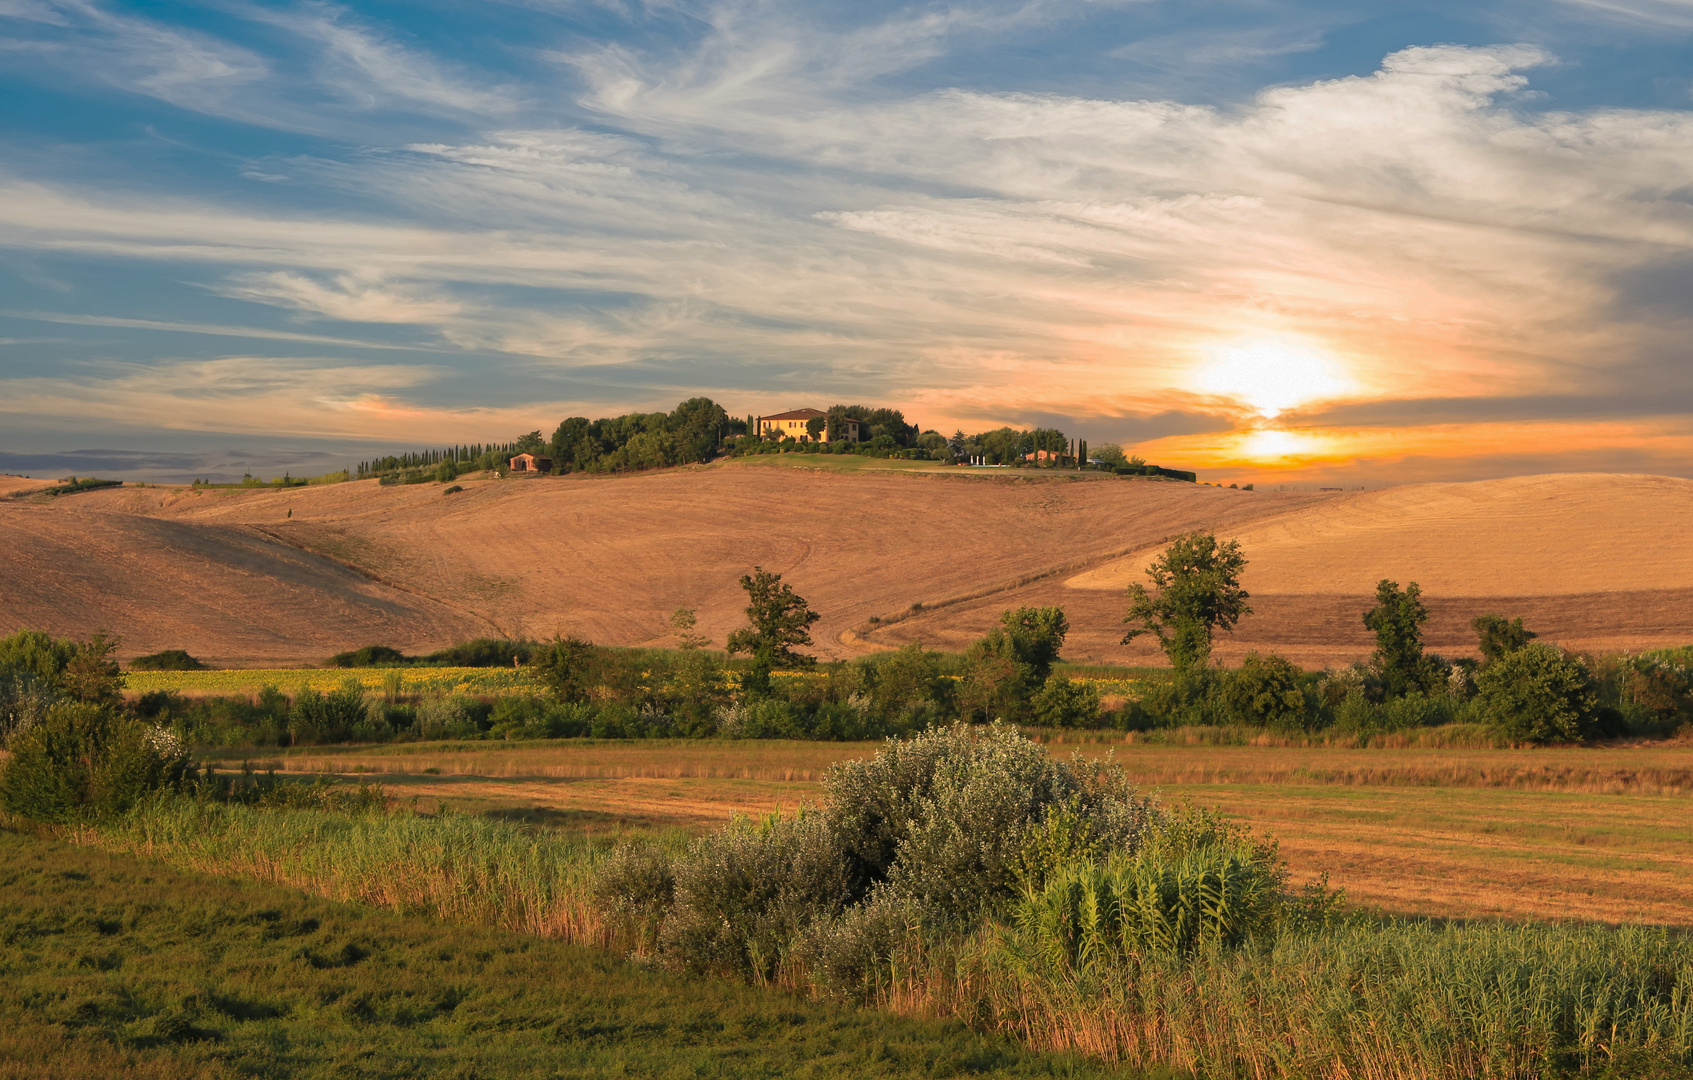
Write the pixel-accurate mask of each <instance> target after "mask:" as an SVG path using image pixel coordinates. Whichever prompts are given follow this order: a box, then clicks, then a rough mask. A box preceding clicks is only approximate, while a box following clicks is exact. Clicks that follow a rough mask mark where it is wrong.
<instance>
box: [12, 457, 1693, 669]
mask: <svg viewBox="0 0 1693 1080" xmlns="http://www.w3.org/2000/svg"><path fill="white" fill-rule="evenodd" d="M796 457H798V456H797V455H796ZM855 460H856V459H855ZM800 464H803V462H787V461H783V460H779V459H757V460H755V461H751V462H735V461H729V462H720V463H718V464H714V465H711V466H701V467H689V468H683V469H671V470H662V471H656V472H651V473H644V474H636V475H625V476H582V475H574V476H565V477H539V478H530V479H506V480H496V479H478V478H465V479H462V480H461V481H460V483H461V484H462V486H463V488H464V490H463V491H461V492H459V493H457V494H454V495H450V496H449V495H445V494H444V493H443V492H444V486H443V485H440V484H433V483H430V484H419V485H415V486H394V487H380V486H379V485H377V483H376V482H375V481H363V482H357V483H346V484H334V485H324V486H313V487H305V488H291V489H238V490H226V489H217V490H209V491H208V490H200V491H194V490H188V489H182V488H161V487H153V486H149V487H145V488H137V487H124V488H120V489H112V490H104V491H95V492H87V493H83V494H77V495H71V496H64V497H60V498H57V499H49V498H46V497H43V496H32V495H30V494H29V491H28V485H25V484H22V483H21V482H20V483H18V484H14V485H12V486H11V487H12V489H13V494H14V495H16V496H18V497H13V498H0V578H3V579H4V580H6V581H7V582H8V588H7V589H6V590H5V591H4V592H3V593H0V632H9V631H10V630H12V629H14V628H17V627H23V626H28V627H33V628H38V629H43V630H48V631H50V632H53V633H55V634H58V635H84V634H87V633H91V632H93V631H94V630H97V629H105V630H109V631H112V632H115V633H117V634H119V635H121V636H122V637H123V639H124V650H123V654H124V655H126V656H134V655H140V654H143V653H148V652H153V651H156V650H159V649H164V648H185V649H187V650H189V651H190V652H192V653H193V654H195V655H196V656H199V657H201V658H202V659H204V660H206V661H208V662H210V663H215V664H221V665H224V666H235V665H252V666H273V667H274V666H289V665H298V664H301V663H321V662H322V660H323V658H324V657H326V656H328V655H329V654H331V653H334V652H337V651H340V650H343V649H347V648H353V647H357V646H359V645H365V644H371V643H382V644H387V645H392V646H394V647H396V648H400V649H403V650H405V651H408V652H420V651H426V650H430V649H433V648H438V647H440V646H442V645H445V644H448V643H450V642H452V641H454V640H462V639H465V638H469V637H474V636H481V635H493V634H528V635H534V636H546V635H549V634H551V633H553V632H554V631H555V630H556V631H563V632H567V633H575V634H577V635H579V636H581V637H584V638H587V639H589V640H592V641H595V642H599V643H602V644H615V645H637V644H663V643H667V642H668V641H669V640H670V639H669V638H668V637H667V632H668V623H667V618H668V615H669V613H670V612H671V611H672V610H673V609H675V608H677V607H692V608H696V609H698V612H699V619H700V629H701V631H702V632H704V633H706V634H708V635H710V637H711V638H712V640H713V641H714V642H716V643H718V644H721V643H722V641H723V639H724V637H725V636H726V635H727V634H728V633H729V632H730V631H731V630H733V629H734V628H735V627H737V626H738V625H739V624H740V622H741V620H742V608H743V607H744V598H743V596H742V594H741V592H740V589H739V588H738V586H737V579H738V578H739V576H740V575H741V574H743V573H745V572H747V571H748V570H749V569H750V568H751V567H752V566H754V565H759V566H763V567H765V568H766V569H770V570H775V571H779V572H781V573H782V574H783V575H784V576H785V579H786V580H787V581H789V582H791V583H792V584H793V585H794V586H795V587H796V588H797V589H798V590H799V592H800V593H801V594H802V595H803V596H805V597H806V598H807V599H808V600H810V602H811V604H812V606H813V607H814V608H816V609H817V610H818V611H819V612H821V613H822V614H823V620H822V621H821V622H820V623H819V624H818V625H817V626H816V627H815V628H814V636H815V638H816V640H817V651H818V652H819V654H821V655H825V656H851V655H856V654H858V653H860V652H862V651H863V650H865V649H874V648H880V647H884V646H892V645H899V644H901V643H903V642H906V641H912V640H918V641H922V642H924V643H925V644H926V645H929V646H931V647H943V648H960V647H962V646H964V645H965V644H966V643H968V642H969V641H970V640H972V639H973V638H974V637H976V636H978V635H979V634H981V633H982V632H983V630H985V629H986V627H987V626H989V625H990V624H991V623H992V622H993V621H994V619H995V618H996V617H997V615H998V613H999V612H1000V611H1002V610H1004V609H1005V608H1007V607H1014V606H1017V605H1020V604H1062V605H1063V606H1064V607H1065V609H1066V611H1067V612H1068V613H1069V617H1070V624H1071V627H1072V630H1071V635H1070V641H1069V644H1068V646H1067V648H1066V657H1067V658H1068V659H1071V660H1074V661H1077V662H1086V663H1110V664H1143V663H1156V662H1158V659H1159V657H1158V655H1157V653H1156V650H1155V649H1154V647H1153V646H1152V645H1151V644H1150V643H1148V642H1146V641H1144V640H1143V641H1140V642H1136V643H1135V644H1133V645H1128V646H1125V645H1121V644H1119V641H1118V639H1119V637H1120V636H1121V619H1122V613H1123V608H1124V601H1123V587H1124V586H1125V585H1126V584H1127V583H1128V582H1130V581H1132V580H1135V579H1136V578H1137V576H1138V575H1139V573H1140V572H1141V570H1142V568H1144V566H1145V565H1146V563H1147V562H1148V561H1149V560H1150V558H1151V557H1152V555H1153V554H1154V553H1155V552H1156V550H1157V548H1158V545H1159V544H1161V543H1162V542H1163V541H1164V540H1165V539H1166V538H1168V537H1170V536H1172V535H1175V534H1177V533H1180V532H1182V531H1185V530H1190V529H1196V528H1205V529H1213V530H1216V531H1217V532H1218V533H1219V535H1223V536H1233V537H1237V538H1239V539H1240V540H1241V541H1242V543H1243V545H1244V546H1245V549H1246V553H1247V555H1248V557H1249V559H1250V560H1251V565H1250V567H1249V569H1248V571H1247V576H1246V582H1245V583H1246V585H1247V586H1248V588H1249V589H1251V591H1252V592H1253V601H1252V604H1253V607H1254V609H1255V612H1256V613H1255V614H1254V615H1253V616H1251V617H1250V618H1248V619H1246V620H1245V621H1244V622H1243V623H1242V624H1241V626H1240V628H1239V630H1238V632H1237V633H1236V634H1235V635H1234V636H1233V637H1230V638H1225V639H1224V640H1223V641H1222V642H1221V643H1220V645H1219V650H1218V652H1219V656H1220V657H1221V658H1222V659H1224V660H1225V661H1228V662H1233V661H1235V660H1237V659H1238V658H1239V657H1240V655H1242V654H1243V653H1244V652H1245V651H1246V650H1248V649H1252V648H1257V649H1273V650H1275V651H1277V652H1280V653H1283V654H1284V655H1287V656H1289V657H1291V658H1293V659H1295V660H1296V661H1298V662H1300V663H1303V664H1306V665H1308V666H1321V665H1324V664H1331V663H1341V662H1349V661H1351V660H1353V659H1357V658H1361V657H1362V656H1363V655H1365V654H1366V653H1367V652H1368V649H1369V645H1370V642H1369V638H1368V635H1367V633H1366V632H1365V630H1364V628H1363V625H1362V623H1361V620H1360V615H1361V613H1362V612H1363V611H1364V610H1365V609H1366V608H1368V607H1369V605H1370V599H1369V594H1370V592H1371V590H1372V588H1373V585H1374V582H1375V580H1376V579H1378V578H1379V577H1390V578H1393V579H1395V580H1398V581H1401V582H1405V581H1410V580H1416V581H1419V582H1420V583H1421V584H1423V586H1424V588H1425V598H1426V600H1427V602H1428V604H1429V607H1430V609H1431V612H1432V618H1431V621H1430V624H1429V626H1428V629H1427V641H1428V644H1429V645H1430V647H1431V648H1433V649H1436V650H1438V651H1441V652H1445V653H1448V654H1453V653H1462V652H1466V651H1469V650H1470V649H1471V648H1472V647H1473V636H1472V634H1471V632H1470V630H1469V626H1468V623H1469V620H1470V619H1471V618H1473V617H1474V616H1475V615H1476V614H1478V613H1480V612H1482V611H1495V612H1499V613H1502V614H1505V615H1507V616H1509V615H1522V616H1524V617H1525V619H1526V621H1527V622H1528V624H1529V625H1530V626H1531V627H1533V628H1535V629H1537V630H1538V631H1539V632H1540V633H1541V634H1542V636H1543V638H1545V639H1547V640H1551V641H1556V642H1560V643H1562V644H1565V645H1568V646H1571V647H1576V648H1582V649H1592V650H1616V649H1625V648H1626V649H1640V648H1647V647H1654V646H1663V645H1675V644H1682V643H1685V642H1687V641H1690V640H1693V481H1687V480H1680V479H1672V478H1666V477H1654V476H1635V475H1603V474H1587V475H1559V476H1542V477H1520V478H1515V479H1510V480H1494V481H1484V482H1479V483H1473V484H1427V485H1413V486H1407V487H1401V488H1392V489H1388V490H1385V491H1373V492H1344V493H1317V492H1267V491H1257V492H1247V491H1233V490H1228V489H1224V488H1213V487H1205V486H1196V485H1192V484H1183V483H1174V482H1151V481H1143V480H1138V479H1129V478H1114V477H1107V476H1101V475H1098V474H1092V475H1089V476H1086V477H1083V476H1080V475H1077V474H1064V473H1049V472H1041V471H1029V472H1020V471H1019V472H1010V471H998V470H995V471H992V472H991V474H990V473H987V472H986V471H983V472H974V473H973V472H970V471H969V470H965V469H955V470H938V469H933V468H926V469H925V468H910V469H893V468H870V467H861V468H859V469H857V470H855V471H840V470H832V469H830V470H826V469H813V468H804V467H794V466H795V465H800ZM0 494H4V492H0Z"/></svg>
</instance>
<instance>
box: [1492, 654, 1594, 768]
mask: <svg viewBox="0 0 1693 1080" xmlns="http://www.w3.org/2000/svg"><path fill="white" fill-rule="evenodd" d="M1476 684H1477V688H1478V690H1479V691H1480V694H1479V699H1478V700H1479V701H1480V705H1481V712H1482V716H1483V717H1484V718H1485V720H1486V721H1487V723H1489V724H1491V725H1492V726H1493V728H1494V729H1495V730H1496V731H1497V732H1498V733H1499V734H1500V735H1501V736H1502V737H1504V738H1506V739H1509V740H1511V741H1512V742H1520V743H1535V744H1547V743H1568V742H1579V741H1581V740H1583V739H1588V738H1592V737H1593V736H1594V735H1595V734H1596V733H1597V732H1596V729H1597V726H1598V724H1599V721H1600V716H1599V696H1598V692H1597V688H1596V686H1595V684H1594V680H1593V676H1592V674H1591V673H1590V672H1589V671H1588V670H1587V666H1586V665H1585V664H1583V663H1582V662H1581V661H1580V660H1579V659H1577V658H1575V657H1573V656H1570V655H1568V654H1566V653H1564V652H1562V651H1561V650H1559V649H1557V648H1554V647H1553V646H1551V645H1544V644H1541V643H1539V642H1532V643H1530V644H1527V645H1524V646H1523V647H1522V648H1520V649H1517V650H1515V651H1514V652H1510V653H1507V654H1505V655H1504V656H1502V657H1500V658H1499V659H1498V660H1495V661H1494V662H1493V663H1491V664H1489V665H1487V667H1486V668H1485V669H1484V670H1483V671H1482V673H1481V676H1480V677H1479V678H1478V679H1477V680H1476Z"/></svg>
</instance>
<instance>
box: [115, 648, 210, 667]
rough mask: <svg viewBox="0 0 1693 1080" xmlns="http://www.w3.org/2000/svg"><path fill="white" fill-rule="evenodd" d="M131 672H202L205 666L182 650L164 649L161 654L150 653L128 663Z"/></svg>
mask: <svg viewBox="0 0 1693 1080" xmlns="http://www.w3.org/2000/svg"><path fill="white" fill-rule="evenodd" d="M129 669H130V670H131V671H204V670H205V669H206V665H204V664H202V663H200V661H198V660H196V659H194V658H193V657H192V656H189V655H188V653H187V652H186V651H185V650H183V649H166V650H164V651H163V652H156V653H150V654H148V655H147V656H137V657H136V658H135V659H134V660H131V661H130V662H129Z"/></svg>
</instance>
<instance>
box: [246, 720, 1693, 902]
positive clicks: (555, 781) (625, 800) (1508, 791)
mask: <svg viewBox="0 0 1693 1080" xmlns="http://www.w3.org/2000/svg"><path fill="white" fill-rule="evenodd" d="M1102 737H1104V733H1102ZM1121 738H1122V737H1121V736H1117V737H1116V740H1117V741H1109V742H1108V741H1088V742H1052V743H1049V747H1048V748H1049V749H1050V750H1051V751H1052V752H1053V753H1054V754H1056V755H1059V756H1066V755H1068V754H1069V753H1071V752H1081V753H1083V754H1087V755H1098V754H1103V753H1107V752H1109V753H1111V754H1112V755H1113V757H1114V758H1115V759H1116V760H1118V761H1120V762H1121V763H1122V764H1123V765H1124V766H1125V768H1127V769H1128V771H1129V773H1130V774H1131V775H1132V776H1134V777H1135V778H1136V781H1137V783H1139V784H1140V785H1141V787H1142V789H1143V790H1147V791H1156V792H1158V793H1159V794H1160V795H1161V796H1162V797H1163V798H1165V799H1167V800H1179V799H1184V798H1190V799H1192V800H1194V801H1195V802H1199V803H1203V804H1210V805H1216V806H1219V807H1221V808H1222V809H1224V810H1225V811H1226V812H1228V813H1230V814H1232V815H1235V816H1238V817H1240V818H1242V819H1243V820H1246V821H1248V822H1250V823H1251V824H1252V825H1253V826H1254V827H1255V828H1262V829H1268V830H1269V831H1271V832H1273V833H1274V834H1275V835H1276V836H1277V837H1278V838H1279V839H1280V841H1281V844H1282V850H1283V852H1284V854H1285V855H1286V856H1287V858H1288V860H1289V862H1290V864H1291V866H1292V868H1293V870H1294V873H1295V875H1296V876H1301V877H1305V876H1311V875H1315V874H1317V873H1320V872H1323V871H1325V870H1326V871H1329V872H1330V874H1331V880H1332V882H1333V883H1334V884H1336V885H1341V886H1344V887H1345V888H1346V889H1347V891H1348V895H1349V897H1350V899H1351V900H1352V901H1353V902H1354V903H1357V904H1361V905H1364V906H1366V907H1371V908H1378V909H1381V910H1384V911H1391V912H1398V913H1407V914H1420V915H1432V916H1449V917H1456V918H1470V917H1499V918H1525V917H1532V918H1541V919H1564V918H1573V919H1590V920H1599V921H1605V922H1619V923H1620V922H1643V923H1651V924H1659V925H1673V926H1689V925H1693V830H1689V828H1688V824H1689V822H1690V821H1693V745H1687V744H1680V745H1676V744H1665V745H1653V746H1638V747H1614V748H1606V749H1578V748H1572V749H1554V750H1487V749H1475V750H1455V749H1432V750H1425V749H1414V748H1399V749H1373V750H1357V749H1342V748H1330V747H1274V746H1270V747H1261V746H1201V747H1189V746H1162V745H1147V744H1144V743H1124V742H1122V741H1120V740H1121ZM875 750H876V744H873V743H848V744H842V743H817V742H788V741H776V742H751V741H749V742H717V741H699V742H696V741H688V740H676V741H650V742H595V741H590V740H581V741H573V742H569V743H561V742H543V743H522V744H498V743H419V744H408V745H399V746H395V745H388V746H373V747H326V748H302V749H294V750H288V751H283V752H273V753H265V754H263V755H261V756H260V757H258V758H256V759H255V762H256V763H257V764H260V765H263V766H270V767H276V768H279V769H281V770H283V771H286V772H307V773H310V772H324V773H331V774H336V775H344V776H347V777H356V778H363V777H372V778H375V779H379V780H381V781H382V782H383V783H384V784H386V785H388V786H389V788H390V789H391V790H392V791H393V792H394V793H395V794H397V795H400V796H402V797H412V796H416V797H417V798H418V799H419V800H420V801H421V802H422V804H424V805H432V804H434V803H436V802H439V801H446V802H448V803H449V804H450V805H452V806H454V807H457V808H459V809H462V810H465V811H470V812H476V813H484V814H489V815H493V816H498V817H505V818H511V819H517V820H527V821H533V822H537V823H543V824H555V825H568V826H571V827H580V828H584V829H588V830H617V829H624V828H634V827H642V828H644V827H657V826H680V827H684V828H688V829H691V830H703V829H706V828H710V827H713V826H716V825H718V824H720V823H721V822H722V821H723V820H724V819H726V818H727V817H728V816H729V815H730V814H732V813H743V814H761V813H767V812H769V811H770V810H773V809H779V808H781V809H792V808H794V807H796V806H798V805H800V804H802V803H809V802H815V801H816V800H817V798H818V796H819V791H820V787H819V783H818V782H819V780H820V779H821V778H822V775H823V773H824V771H825V770H826V769H827V768H828V766H829V765H830V764H831V763H832V762H834V761H837V760H841V759H844V758H849V757H867V756H869V755H871V754H873V753H874V752H875ZM213 756H221V757H222V759H223V760H224V761H225V762H226V763H229V764H234V763H237V762H239V760H240V759H241V757H242V755H241V754H239V753H234V752H225V753H223V754H221V755H213Z"/></svg>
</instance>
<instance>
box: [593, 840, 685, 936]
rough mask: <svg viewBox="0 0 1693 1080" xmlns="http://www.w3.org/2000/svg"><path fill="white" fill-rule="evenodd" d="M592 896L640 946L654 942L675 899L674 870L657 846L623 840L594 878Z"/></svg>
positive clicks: (645, 842) (612, 919) (603, 911)
mask: <svg viewBox="0 0 1693 1080" xmlns="http://www.w3.org/2000/svg"><path fill="white" fill-rule="evenodd" d="M594 899H595V901H596V902H597V904H598V907H599V910H600V911H601V912H602V913H604V914H606V915H608V916H610V918H611V921H612V922H613V923H616V924H619V928H620V929H621V930H623V931H624V932H625V933H633V934H635V935H636V937H637V942H638V944H639V945H640V946H642V947H647V946H651V945H654V944H656V943H657V939H658V931H659V928H660V926H661V925H662V924H663V921H664V917H665V915H666V914H667V913H668V912H669V911H670V907H671V905H672V904H673V903H674V902H675V899H676V871H675V868H674V866H672V864H671V859H670V856H669V855H667V854H665V853H664V852H663V851H662V850H660V849H659V848H658V846H657V845H655V844H653V843H651V842H648V841H641V840H626V841H624V842H623V843H620V844H618V845H617V847H615V848H614V849H612V853H611V856H610V857H609V858H608V859H606V861H605V862H604V863H603V864H601V866H600V868H599V872H598V873H597V874H596V875H595V877H594Z"/></svg>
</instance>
